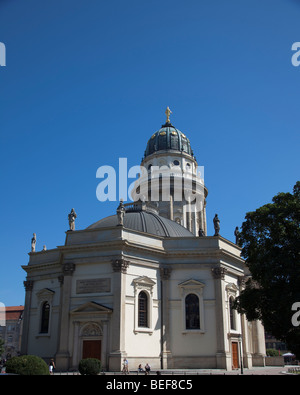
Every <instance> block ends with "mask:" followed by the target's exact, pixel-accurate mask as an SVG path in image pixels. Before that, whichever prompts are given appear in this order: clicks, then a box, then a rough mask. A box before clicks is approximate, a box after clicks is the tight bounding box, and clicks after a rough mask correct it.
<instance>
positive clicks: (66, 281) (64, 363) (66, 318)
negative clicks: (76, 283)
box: [56, 263, 75, 371]
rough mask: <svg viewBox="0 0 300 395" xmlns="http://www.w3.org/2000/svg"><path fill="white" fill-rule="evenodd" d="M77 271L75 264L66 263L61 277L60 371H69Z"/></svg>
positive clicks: (58, 357) (58, 353) (58, 356)
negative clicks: (71, 301)
mask: <svg viewBox="0 0 300 395" xmlns="http://www.w3.org/2000/svg"><path fill="white" fill-rule="evenodd" d="M74 271H75V264H74V263H65V264H64V265H63V276H60V277H59V281H60V283H61V291H60V296H61V301H60V306H61V310H60V335H59V347H58V352H57V354H56V366H57V369H58V370H64V371H66V370H68V369H69V362H70V361H69V359H70V352H69V324H70V314H69V313H70V300H71V290H72V275H73V273H74Z"/></svg>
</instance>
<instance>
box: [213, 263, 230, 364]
mask: <svg viewBox="0 0 300 395" xmlns="http://www.w3.org/2000/svg"><path fill="white" fill-rule="evenodd" d="M226 272H227V269H226V268H224V267H221V266H217V267H214V268H213V269H212V273H213V276H214V279H215V299H216V306H215V311H216V326H217V328H216V329H217V339H216V342H217V353H216V359H217V366H216V367H217V368H219V369H226V370H231V354H230V352H229V348H228V347H227V343H228V342H227V339H226V336H227V331H226V328H227V324H226V308H225V288H224V278H225V274H226Z"/></svg>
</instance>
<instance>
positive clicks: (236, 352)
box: [231, 342, 239, 369]
mask: <svg viewBox="0 0 300 395" xmlns="http://www.w3.org/2000/svg"><path fill="white" fill-rule="evenodd" d="M231 347H232V368H233V369H238V367H239V346H238V342H232V343H231Z"/></svg>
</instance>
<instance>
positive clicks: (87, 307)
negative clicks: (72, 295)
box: [71, 302, 112, 314]
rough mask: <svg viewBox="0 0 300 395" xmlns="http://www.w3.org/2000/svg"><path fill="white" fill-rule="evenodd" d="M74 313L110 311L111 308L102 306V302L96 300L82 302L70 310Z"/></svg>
mask: <svg viewBox="0 0 300 395" xmlns="http://www.w3.org/2000/svg"><path fill="white" fill-rule="evenodd" d="M76 313H106V314H107V313H112V309H110V308H109V307H106V306H103V305H102V304H99V303H96V302H87V303H84V304H82V305H80V306H78V307H76V308H75V309H73V310H72V311H71V314H76Z"/></svg>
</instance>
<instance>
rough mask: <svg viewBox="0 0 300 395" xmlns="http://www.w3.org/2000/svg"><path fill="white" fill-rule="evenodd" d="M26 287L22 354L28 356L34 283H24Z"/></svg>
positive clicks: (28, 281)
mask: <svg viewBox="0 0 300 395" xmlns="http://www.w3.org/2000/svg"><path fill="white" fill-rule="evenodd" d="M24 287H25V308H24V318H23V333H22V344H21V354H22V355H24V354H27V351H28V336H29V322H30V317H29V316H30V309H31V297H32V289H33V281H32V280H27V281H24Z"/></svg>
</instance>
